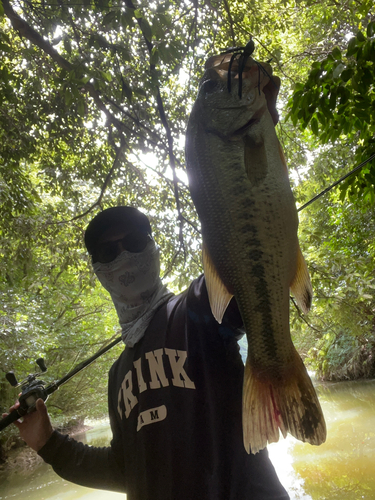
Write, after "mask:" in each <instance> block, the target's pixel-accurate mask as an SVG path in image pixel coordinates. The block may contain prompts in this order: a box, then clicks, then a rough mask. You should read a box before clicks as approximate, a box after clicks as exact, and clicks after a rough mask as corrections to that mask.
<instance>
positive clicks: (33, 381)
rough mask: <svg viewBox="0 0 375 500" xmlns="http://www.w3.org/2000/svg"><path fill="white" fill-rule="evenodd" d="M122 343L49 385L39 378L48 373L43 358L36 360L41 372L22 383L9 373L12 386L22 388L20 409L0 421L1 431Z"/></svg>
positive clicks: (7, 375)
mask: <svg viewBox="0 0 375 500" xmlns="http://www.w3.org/2000/svg"><path fill="white" fill-rule="evenodd" d="M120 341H121V337H118V338H117V339H115V340H114V341H113V342H111V343H110V344H108V345H107V346H105V347H103V348H102V349H100V350H99V351H98V352H97V353H95V354H94V355H93V356H91V357H90V358H88V359H86V360H85V361H82V362H81V363H79V364H78V365H77V366H75V367H74V368H73V369H72V370H71V371H70V372H69V373H67V374H66V375H65V376H64V377H62V378H61V379H60V380H56V381H55V382H52V383H51V384H49V385H46V383H45V382H43V380H40V379H39V378H38V377H39V376H40V375H42V374H43V373H45V372H46V371H47V367H46V365H45V363H44V359H43V358H39V359H37V360H36V364H37V365H38V366H39V368H40V370H41V372H40V373H31V374H30V375H28V376H27V377H26V378H25V379H24V380H23V381H22V382H20V383H18V382H17V379H16V376H15V375H14V372H13V371H10V372H8V373H7V374H6V375H5V377H6V379H7V380H8V382H9V383H10V385H12V386H13V387H21V391H22V392H21V395H20V397H19V403H20V405H19V407H18V408H17V409H15V410H13V411H11V412H10V413H9V415H7V416H6V417H4V418H3V419H2V420H0V431H2V430H3V429H5V428H6V427H8V425H10V424H11V423H12V422H15V421H16V420H18V419H19V418H20V417H23V416H24V415H26V414H27V413H30V412H32V411H33V410H34V409H35V405H36V401H37V399H39V398H40V399H43V401H47V399H48V397H49V396H50V394H53V393H54V392H55V391H57V389H58V388H59V387H60V386H62V385H63V384H65V383H66V382H68V381H69V380H70V379H71V378H72V377H74V376H75V375H77V373H79V372H80V371H82V370H83V369H84V368H86V367H87V366H89V365H91V363H93V362H94V361H95V360H96V359H97V358H99V357H100V356H102V355H103V354H104V353H106V352H107V351H109V350H110V349H112V347H114V346H115V345H117V344H118V343H119V342H120Z"/></svg>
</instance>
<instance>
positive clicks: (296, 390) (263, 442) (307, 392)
mask: <svg viewBox="0 0 375 500" xmlns="http://www.w3.org/2000/svg"><path fill="white" fill-rule="evenodd" d="M275 372H276V373H275ZM242 422H243V438H244V445H245V449H246V451H247V453H250V452H251V453H252V454H255V453H257V452H258V451H260V450H262V449H263V448H265V447H266V446H267V442H268V443H275V442H277V441H278V440H279V430H280V431H281V433H282V435H283V436H284V438H285V437H286V435H287V433H288V432H289V433H290V434H292V436H294V437H295V438H297V439H299V440H300V441H304V442H307V443H310V444H313V445H320V444H322V443H324V442H325V440H326V436H327V429H326V424H325V421H324V416H323V412H322V409H321V406H320V403H319V400H318V396H317V395H316V392H315V389H314V386H313V384H312V382H311V379H310V377H309V375H308V373H307V370H306V368H305V366H304V364H303V361H302V359H301V357H300V356H299V354H298V353H297V351H296V350H295V349H294V352H293V359H292V360H291V363H290V365H289V366H288V367H287V368H286V369H285V370H284V373H283V369H282V368H281V369H278V370H275V369H274V370H273V375H272V376H267V371H266V370H265V371H262V372H259V373H258V371H256V370H255V369H254V368H253V367H252V366H251V364H250V362H249V359H247V361H246V366H245V376H244V386H243V403H242Z"/></svg>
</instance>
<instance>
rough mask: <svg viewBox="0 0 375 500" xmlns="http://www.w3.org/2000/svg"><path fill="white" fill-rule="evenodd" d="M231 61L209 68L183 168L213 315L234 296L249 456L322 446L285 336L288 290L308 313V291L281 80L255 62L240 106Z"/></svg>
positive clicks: (318, 421) (314, 403) (301, 369)
mask: <svg viewBox="0 0 375 500" xmlns="http://www.w3.org/2000/svg"><path fill="white" fill-rule="evenodd" d="M230 58H231V55H230V54H228V55H225V56H223V55H221V56H214V57H213V58H211V59H209V60H208V61H207V63H206V70H205V73H204V76H203V78H202V80H201V82H200V85H199V91H198V96H197V99H196V101H195V104H194V106H193V109H192V112H191V115H190V118H189V123H188V127H187V132H186V164H187V171H188V176H189V185H190V192H191V196H192V199H193V202H194V204H195V207H196V209H197V212H198V215H199V219H200V222H201V227H202V236H203V266H204V273H205V277H206V283H207V290H208V294H209V299H210V305H211V309H212V312H213V315H214V317H215V318H216V320H217V321H218V322H221V320H222V318H223V315H224V313H225V310H226V308H227V306H228V304H229V302H230V300H231V298H232V297H233V296H234V297H235V299H236V301H237V304H238V308H239V311H240V313H241V316H242V319H243V322H244V326H245V330H246V334H247V339H248V355H247V360H246V365H245V374H244V386H243V436H244V445H245V448H246V450H247V452H248V453H250V451H251V453H257V452H258V451H259V450H261V449H263V448H264V447H265V446H266V445H267V442H269V443H271V442H276V441H278V439H279V431H281V433H282V434H283V436H284V437H285V436H286V434H287V433H288V432H289V433H291V434H292V435H293V436H295V437H296V438H297V439H299V440H302V441H306V442H309V443H311V444H316V445H318V444H321V443H323V442H324V441H325V439H326V426H325V422H324V417H323V413H322V410H321V407H320V404H319V401H318V398H317V395H316V392H315V389H314V387H313V385H312V382H311V380H310V377H309V375H308V373H307V371H306V368H305V366H304V364H303V362H302V359H301V358H300V356H299V354H298V353H297V351H296V349H295V347H294V345H293V343H292V340H291V335H290V328H289V290H290V289H291V291H292V293H293V294H294V296H295V298H296V301H297V303H298V305H299V306H300V307H301V308H302V310H303V311H304V312H307V311H308V310H309V308H310V305H311V299H312V288H311V283H310V277H309V273H308V270H307V266H306V263H305V260H304V258H303V256H302V253H301V250H300V247H299V242H298V237H297V229H298V217H297V211H296V207H295V202H294V198H293V194H292V191H291V188H290V183H289V178H288V171H287V167H286V162H285V158H284V155H283V151H282V149H281V146H280V143H279V141H278V138H277V136H276V132H275V127H274V121H275V114H276V108H275V107H274V106H273V105H272V96H274V100H275V102H276V96H277V91H278V89H275V81H278V82H279V80H272V81H271V79H270V75H271V74H272V69H271V67H270V66H269V65H267V64H262V68H260V67H259V64H260V63H257V62H255V61H254V60H253V59H252V58H251V57H249V59H248V61H247V63H246V66H245V68H244V71H243V74H242V98H240V97H239V94H240V95H241V92H240V93H239V92H238V78H236V77H235V73H236V71H237V70H236V62H234V63H233V65H231V67H230V69H231V71H232V72H233V79H232V85H231V87H232V89H231V92H230V93H229V92H228V88H227V78H228V68H229V61H230ZM264 70H265V71H264ZM266 95H267V96H268V99H266ZM267 104H268V107H267ZM268 108H269V109H268ZM270 111H271V113H270ZM271 114H272V115H273V118H274V120H273V119H272V116H271Z"/></svg>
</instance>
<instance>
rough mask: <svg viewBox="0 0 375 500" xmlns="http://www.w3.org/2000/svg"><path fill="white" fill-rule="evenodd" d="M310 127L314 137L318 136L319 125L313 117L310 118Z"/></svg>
mask: <svg viewBox="0 0 375 500" xmlns="http://www.w3.org/2000/svg"><path fill="white" fill-rule="evenodd" d="M310 127H311V130H312V131H313V133H314V134H315V135H319V124H318V120H317V119H316V118H315V116H314V117H313V118H312V120H311V122H310Z"/></svg>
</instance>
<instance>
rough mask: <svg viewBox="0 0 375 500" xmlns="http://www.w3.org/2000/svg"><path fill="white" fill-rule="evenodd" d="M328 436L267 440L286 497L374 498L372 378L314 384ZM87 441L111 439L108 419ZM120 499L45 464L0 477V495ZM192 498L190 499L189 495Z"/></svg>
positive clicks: (36, 499)
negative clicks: (315, 442) (317, 441)
mask: <svg viewBox="0 0 375 500" xmlns="http://www.w3.org/2000/svg"><path fill="white" fill-rule="evenodd" d="M317 391H318V394H319V399H320V401H321V404H322V408H323V412H324V415H325V418H326V422H327V429H328V438H327V442H326V443H324V444H323V445H321V446H319V447H317V446H311V445H309V444H304V443H300V442H299V441H296V440H295V439H294V438H292V437H290V436H288V437H287V439H285V440H284V439H281V440H280V441H279V443H275V444H272V445H270V446H269V452H270V457H271V460H272V462H273V463H274V465H275V468H276V470H277V473H278V475H279V478H280V480H281V482H282V483H283V485H284V486H285V488H286V489H287V490H288V492H289V494H290V497H291V500H362V499H364V500H375V380H372V381H357V382H340V383H326V384H318V385H317ZM76 438H79V439H80V440H81V441H83V442H86V443H88V444H90V445H93V446H106V445H107V444H108V443H109V441H110V439H111V432H110V429H109V427H108V425H107V424H106V425H99V426H97V427H95V428H94V429H92V430H90V431H88V432H86V433H85V434H83V435H80V436H76ZM103 498H105V499H106V500H107V499H108V500H115V499H120V498H121V499H123V500H125V499H126V496H125V495H122V494H119V493H111V492H103V491H101V490H92V489H90V488H84V487H81V486H77V485H74V484H72V483H69V482H68V481H65V480H63V479H61V478H60V477H59V476H57V475H56V474H55V473H54V472H53V470H52V469H51V468H50V467H49V466H48V465H46V464H42V465H41V466H40V467H39V468H38V469H37V470H36V471H34V472H33V473H32V474H29V475H23V474H13V475H11V476H8V477H7V478H5V479H4V478H3V479H2V480H1V482H0V500H10V499H12V500H18V499H20V500H21V499H27V500H78V499H80V500H99V499H103ZM192 500H195V499H192Z"/></svg>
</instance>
